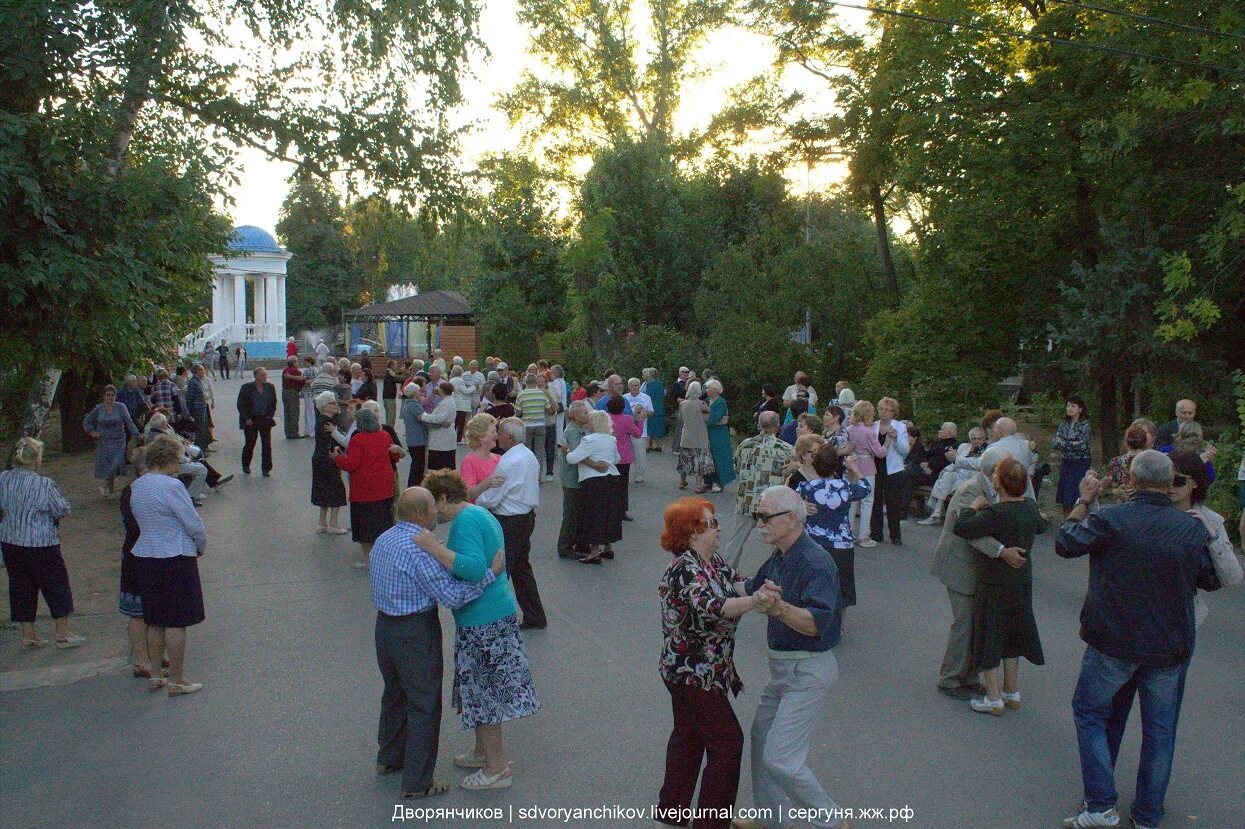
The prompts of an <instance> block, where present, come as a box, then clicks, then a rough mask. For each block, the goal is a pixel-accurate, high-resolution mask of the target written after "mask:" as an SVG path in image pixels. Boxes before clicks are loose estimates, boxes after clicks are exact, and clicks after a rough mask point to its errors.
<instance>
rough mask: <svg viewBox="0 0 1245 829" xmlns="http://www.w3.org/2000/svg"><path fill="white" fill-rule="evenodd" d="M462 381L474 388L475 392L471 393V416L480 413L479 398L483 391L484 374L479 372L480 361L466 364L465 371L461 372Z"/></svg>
mask: <svg viewBox="0 0 1245 829" xmlns="http://www.w3.org/2000/svg"><path fill="white" fill-rule="evenodd" d="M463 379H464V380H466V381H467V382H468V383H471V384H472V385H473V386H475V391H473V392H472V393H471V412H472V414H474V413H476V412H478V411H480V396H481V394H482V393H483V391H484V381H485V379H486V378H485V377H484V374H482V373H481V372H480V361H479V360H472V361H471V362H469V363H467V370H466V371H464V372H463Z"/></svg>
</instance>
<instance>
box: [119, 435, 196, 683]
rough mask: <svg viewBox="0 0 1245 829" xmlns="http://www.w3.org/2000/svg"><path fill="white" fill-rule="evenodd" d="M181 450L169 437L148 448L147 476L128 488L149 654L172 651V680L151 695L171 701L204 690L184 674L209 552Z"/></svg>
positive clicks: (175, 440)
mask: <svg viewBox="0 0 1245 829" xmlns="http://www.w3.org/2000/svg"><path fill="white" fill-rule="evenodd" d="M181 455H182V446H181V444H180V443H179V442H178V441H177V439H176V438H173V437H170V436H168V435H161V436H159V437H157V438H156V439H155V440H154V441H152V442H151V443H150V444H149V445H148V446H147V454H146V458H145V460H146V464H147V472H146V473H145V474H144V475H142V476H141V477H140V478H138V480H136V481H134V483H133V484H131V485H130V509H131V511H132V512H133V513H134V520H135V521H136V522H137V523H138V526H139V531H140V532H139V537H138V542H137V543H136V544H135V545H134V549H133V551H132V553H133V555H134V557H135V558H136V559H138V581H139V591H140V593H141V595H142V600H143V621H144V622H146V623H147V652H148V653H149V654H159V653H164V652H165V646H166V645H167V647H168V654H169V678H168V679H167V680H165V679H163V678H161V677H158V676H155V672H154V671H153V676H152V678H151V679H150V680H149V681H148V686H149V688H150V690H152V691H159V690H160V689H161V688H164V687H166V686H167V688H168V693H169V696H171V697H173V696H179V695H181V694H193V693H195V692H196V691H201V690H203V685H202V684H200V683H198V682H189V681H187V679H186V675H185V661H186V628H188V627H190V626H191V625H197V624H199V623H200V622H202V621H203V619H204V612H203V587H202V585H201V584H200V582H199V556H201V555H203V553H204V551H205V550H206V549H207V531H206V530H205V529H204V526H203V521H202V520H200V518H199V514H198V513H197V512H195V507H194V504H193V503H192V502H191V500H190V495H189V494H188V493H187V492H186V488H185V487H184V486H182V484H181V482H180V481H179V480H178V479H177V472H178V467H179V466H180V464H181Z"/></svg>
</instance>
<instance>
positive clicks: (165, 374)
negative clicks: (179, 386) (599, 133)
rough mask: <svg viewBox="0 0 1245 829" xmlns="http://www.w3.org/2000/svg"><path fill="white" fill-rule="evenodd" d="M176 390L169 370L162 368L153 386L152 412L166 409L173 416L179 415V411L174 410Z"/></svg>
mask: <svg viewBox="0 0 1245 829" xmlns="http://www.w3.org/2000/svg"><path fill="white" fill-rule="evenodd" d="M175 393H176V388H175V387H174V385H173V381H172V380H170V379H169V370H168V369H167V368H162V369H160V370H159V371H158V372H156V382H155V383H153V384H152V386H151V408H152V410H155V409H159V408H165V409H168V410H169V412H170V413H172V414H173V415H176V414H177V410H176V409H174V408H173V395H174V394H175Z"/></svg>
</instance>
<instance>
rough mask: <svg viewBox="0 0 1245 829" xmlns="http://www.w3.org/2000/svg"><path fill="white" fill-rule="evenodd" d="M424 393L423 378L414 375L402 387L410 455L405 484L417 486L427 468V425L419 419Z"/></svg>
mask: <svg viewBox="0 0 1245 829" xmlns="http://www.w3.org/2000/svg"><path fill="white" fill-rule="evenodd" d="M423 395H424V378H422V377H415V378H413V379H412V380H411V382H409V383H407V384H406V386H405V387H403V389H402V410H401V412H402V413H401V417H402V426H403V429H404V431H405V433H406V449H407V452H409V453H410V456H411V467H410V471H409V472H408V473H407V475H406V485H407V486H408V487H410V486H419V485H420V483H421V482H422V481H423V480H424V472H425V470H427V468H428V427H427V425H425V424H424V422H423V421H422V420H420V418H419V416H420V415H422V414H423V413H424V404H423V403H422V402H421V400H422V398H423Z"/></svg>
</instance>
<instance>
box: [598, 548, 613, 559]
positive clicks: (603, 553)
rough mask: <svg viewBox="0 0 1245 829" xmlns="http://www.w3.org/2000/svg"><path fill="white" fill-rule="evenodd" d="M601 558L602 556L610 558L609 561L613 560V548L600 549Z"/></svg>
mask: <svg viewBox="0 0 1245 829" xmlns="http://www.w3.org/2000/svg"><path fill="white" fill-rule="evenodd" d="M601 558H604V559H608V560H610V561H613V560H614V551H613V550H602V551H601Z"/></svg>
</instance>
